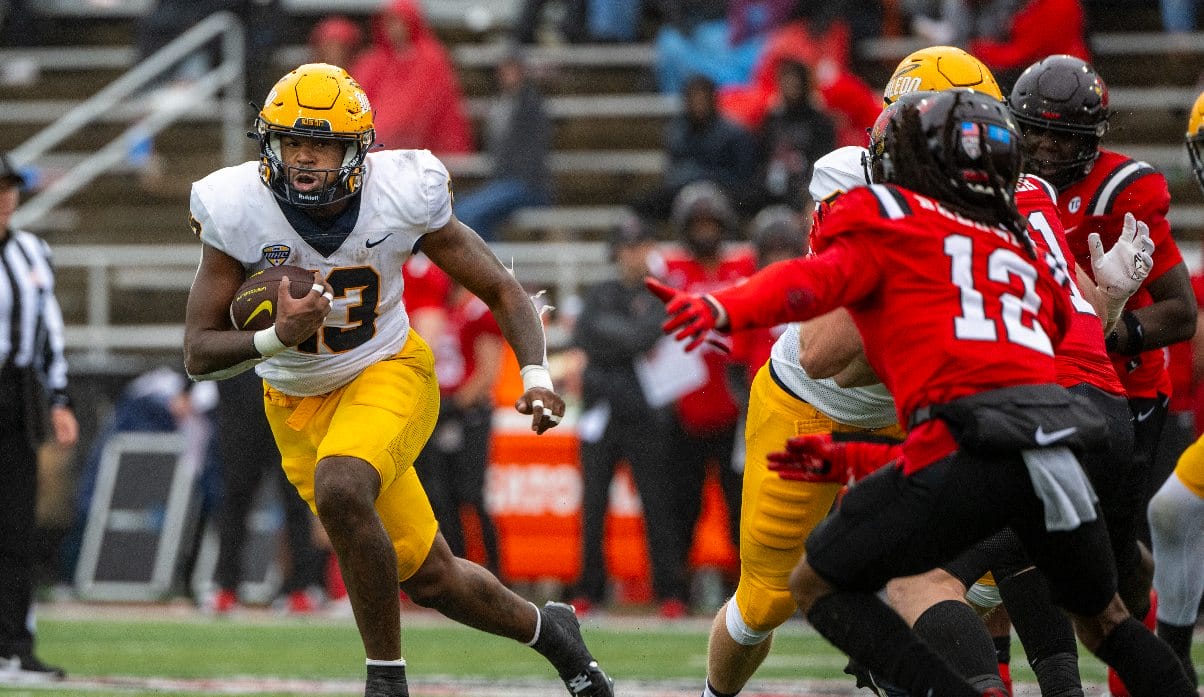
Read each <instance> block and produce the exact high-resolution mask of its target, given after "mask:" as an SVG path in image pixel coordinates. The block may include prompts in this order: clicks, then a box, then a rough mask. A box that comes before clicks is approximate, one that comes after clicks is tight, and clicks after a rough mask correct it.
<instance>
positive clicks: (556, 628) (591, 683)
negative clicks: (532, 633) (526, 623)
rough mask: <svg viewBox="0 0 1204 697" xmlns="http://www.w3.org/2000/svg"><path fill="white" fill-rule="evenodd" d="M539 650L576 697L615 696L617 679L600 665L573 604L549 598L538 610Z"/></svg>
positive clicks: (536, 644)
mask: <svg viewBox="0 0 1204 697" xmlns="http://www.w3.org/2000/svg"><path fill="white" fill-rule="evenodd" d="M539 614H540V616H541V618H542V619H541V625H542V626H541V629H540V636H539V638H538V640H537V641H536V642H535V644H534V648H535V650H536V651H539V652H540V653H541V654H543V655H544V656H546V657H547V659H548V660H549V661H551V662H552V665H554V666H556V671H557V672H558V673H560V679H561V680H564V686H565V687H566V688H568V691H569V694H570V695H573V696H574V697H614V693H615V691H614V682H615V681H614V680H611V679H610V676H608V675H607V674H606V673H605V672H603V671H602V669H601V668H600V667H598V662H597V661H595V660H594V657H593V656H592V655H591V654H590V652H589V648H587V647H586V645H585V640H584V639H582V638H581V621H580V620H578V619H577V613H576V612H575V611H574V610H573V606H572V605H567V604H565V603H558V602H554V601H549V602H548V603H547V604H545V605H544V606H543V609H541V610H540V611H539Z"/></svg>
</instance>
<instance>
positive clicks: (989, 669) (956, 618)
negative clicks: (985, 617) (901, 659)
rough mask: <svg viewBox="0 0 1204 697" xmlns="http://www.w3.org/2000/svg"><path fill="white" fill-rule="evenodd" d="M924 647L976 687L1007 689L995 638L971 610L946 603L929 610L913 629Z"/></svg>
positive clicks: (960, 603) (956, 602) (953, 603)
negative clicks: (1000, 671)
mask: <svg viewBox="0 0 1204 697" xmlns="http://www.w3.org/2000/svg"><path fill="white" fill-rule="evenodd" d="M912 628H913V629H914V630H915V632H916V634H917V635H918V636H919V637H920V638H921V639H923V640H924V643H926V644H928V645H929V646H931V647H932V650H933V651H936V652H937V653H938V654H940V655H941V656H943V657H944V658H945V659H947V660H948V661H949V662H950V663H952V664H953V668H954V669H955V670H956V671H957V672H958V673H959V674H961V676H962V677H964V678H965V679H966V682H968V683H970V684H971V685H973V686H974V687H976V688H978V689H980V690H984V689H986V688H988V687H1003V679H1002V678H1000V677H999V664H998V663H997V662H996V661H995V646H994V644H992V643H991V635H990V634H989V633H988V632H987V627H986V625H985V624H983V623H982V618H980V617H979V616H978V614H977V613H975V612H974V610H972V609H970V606H969V605H967V604H965V603H963V602H961V601H959V600H944V601H941V602H939V603H937V604H936V605H933V606H932V607H930V608H928V609H927V610H925V611H924V612H923V614H921V615H920V616H919V617H918V618H916V623H915V624H914V625H913V626H912Z"/></svg>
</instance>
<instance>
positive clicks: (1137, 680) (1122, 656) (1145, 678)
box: [1095, 617, 1196, 697]
mask: <svg viewBox="0 0 1204 697" xmlns="http://www.w3.org/2000/svg"><path fill="white" fill-rule="evenodd" d="M1095 655H1096V656H1098V657H1099V659H1100V660H1101V661H1103V662H1104V663H1107V664H1108V665H1109V666H1111V667H1112V668H1113V669H1114V670H1115V671H1116V674H1117V675H1119V676H1120V679H1121V680H1123V681H1124V683H1125V687H1127V688H1129V693H1130V694H1132V695H1133V697H1196V690H1195V688H1194V687H1192V684H1191V681H1190V680H1188V679H1187V674H1186V673H1184V671H1183V665H1182V664H1181V663H1179V659H1178V658H1176V657H1175V652H1174V651H1171V649H1170V647H1169V646H1167V645H1166V644H1164V643H1162V640H1160V639H1159V638H1158V637H1156V636H1154V635H1153V634H1152V633H1151V632H1150V630H1148V629H1146V628H1145V626H1144V625H1142V624H1141V622H1138V621H1137V620H1136V619H1134V618H1132V617H1128V618H1126V619H1125V621H1124V622H1121V623H1120V624H1118V625H1117V626H1116V629H1113V630H1112V633H1111V634H1109V635H1108V636H1106V637H1104V641H1103V643H1102V644H1100V647H1099V650H1097V651H1096V652H1095Z"/></svg>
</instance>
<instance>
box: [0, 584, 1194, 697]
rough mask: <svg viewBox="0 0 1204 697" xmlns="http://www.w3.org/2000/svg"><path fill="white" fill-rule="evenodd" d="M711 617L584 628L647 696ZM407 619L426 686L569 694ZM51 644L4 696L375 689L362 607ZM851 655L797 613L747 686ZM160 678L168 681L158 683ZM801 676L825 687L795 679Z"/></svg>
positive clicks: (178, 618)
mask: <svg viewBox="0 0 1204 697" xmlns="http://www.w3.org/2000/svg"><path fill="white" fill-rule="evenodd" d="M708 624H709V623H708V622H707V621H706V620H689V621H679V622H665V621H662V620H659V619H656V618H646V619H642V618H638V617H612V618H601V619H597V620H595V619H587V620H586V622H585V624H584V631H585V634H586V638H587V640H588V641H589V642H590V645H591V648H592V649H593V652H594V654H595V655H596V656H597V658H598V659H599V661H600V662H601V663H602V664H603V666H604V667H605V668H606V669H607V671H608V672H610V674H611V675H612V676H613V677H616V678H617V680H618V681H619V686H620V690H619V694H627V693H628V692H625V691H624V690H623V689H622V688H623V687H624V686H631V687H632V690H630V692H632V693H635V694H639V695H644V696H651V695H697V694H698V693H699V692H700V690H701V680H702V676H703V675H704V674H705V660H706V659H705V652H706V634H707V631H708ZM403 627H404V629H403V646H404V655H405V657H406V659H407V661H408V662H409V664H410V675H411V685H412V691H413V693H414V695H415V697H445V696H449V695H454V696H461V697H494V696H495V695H520V694H531V695H540V696H542V695H545V694H546V695H555V694H560V693H561V692H562V689H561V688H559V687H558V685H557V683H556V682H554V677H555V676H554V674H553V673H552V671H551V668H550V667H549V666H548V665H547V664H546V663H545V662H544V661H543V659H542V658H541V657H539V656H538V655H537V654H535V653H534V652H532V651H530V650H529V649H526V648H525V647H523V646H521V645H518V644H516V643H514V642H511V641H508V640H505V639H501V638H497V637H493V636H489V635H485V634H482V633H479V632H475V631H473V630H469V629H467V628H464V627H460V626H459V625H455V624H453V623H451V622H450V621H447V620H444V619H442V618H440V617H437V616H433V615H431V614H429V613H426V612H407V614H406V615H405V616H404V617H403ZM39 647H40V653H41V655H42V657H43V658H44V659H45V660H46V661H48V662H51V663H55V664H59V665H63V666H64V667H66V668H67V669H68V670H69V672H70V677H71V679H70V680H69V681H68V682H67V683H60V684H56V685H53V686H43V687H33V686H30V687H11V686H9V687H6V686H4V685H0V695H4V697H17V696H18V695H20V696H24V695H29V696H30V697H46V695H48V694H54V695H75V694H79V695H86V696H88V697H117V696H119V695H120V696H122V697H130V696H142V695H189V696H194V695H201V694H255V695H261V696H270V697H284V696H285V695H300V694H325V695H335V694H339V695H351V694H357V693H358V694H362V689H363V688H362V686H361V685H362V683H360V682H359V681H360V680H361V679H362V678H361V675H362V670H363V668H362V663H363V653H362V650H361V648H360V644H359V639H358V636H357V634H356V631H355V627H354V625H353V623H352V621H351V620H350V619H332V618H325V617H321V618H312V619H304V618H282V617H276V616H274V615H271V614H268V613H265V612H258V613H249V614H246V615H243V616H238V617H232V618H221V619H215V618H208V617H204V616H201V615H198V614H196V613H193V612H191V611H190V610H186V609H184V610H182V609H180V608H178V607H171V606H165V607H163V608H159V609H158V610H156V608H147V607H137V608H121V607H113V606H101V607H96V608H89V607H88V606H75V607H73V608H71V609H70V610H66V611H64V610H61V609H56V608H55V607H54V606H49V607H46V608H44V609H43V610H42V612H41V619H40V621H39ZM1013 650H1014V654H1015V655H1014V658H1013V667H1014V671H1015V672H1014V674H1015V676H1016V678H1017V680H1018V681H1031V680H1032V675H1031V673H1030V672H1029V671H1028V667H1027V665H1026V664H1025V662H1024V658H1023V654H1022V653H1021V650H1020V646H1019V643H1018V642H1015V643H1014V645H1013ZM1198 654H1204V651H1198ZM1197 658H1198V660H1199V659H1200V658H1204V656H1199V655H1198V657H1197ZM844 664H845V660H844V658H843V657H842V656H841V655H840V654H838V653H837V652H836V651H835V650H834V649H833V648H831V647H830V646H829V645H828V644H827V643H826V642H825V641H824V640H823V639H822V638H820V637H819V636H818V635H816V634H815V633H814V632H813V631H811V630H810V629H809V628H808V627H806V626H805V624H804V623H802V622H798V621H793V622H791V623H789V624H788V625H787V626H786V627H784V628H783V630H782V631H780V632H779V633H778V637H777V641H776V643H775V646H774V650H773V653H772V654H771V656H770V658H769V660H768V661H767V662H766V664H765V665H764V666H762V669H761V670H760V672H759V673H758V674H757V677H756V678H755V679H754V682H753V683H752V684H751V685H750V686H749V689H748V690H746V691H745V693H744V695H746V696H747V697H756V696H757V695H775V696H776V695H855V694H863V695H869V694H870V693H869V692H868V691H863V692H860V693H858V692H855V691H854V690H853V688H852V684H851V683H848V684H847V686H846V684H845V683H844V678H843V676H842V675H841V669H842V668H843V667H844ZM1083 677H1084V681H1085V682H1089V683H1092V684H1093V685H1094V684H1102V681H1103V670H1102V666H1101V665H1100V664H1099V663H1098V662H1097V661H1096V660H1095V659H1094V658H1091V657H1087V658H1085V659H1084V660H1083ZM250 678H259V680H250ZM270 678H276V679H279V681H286V682H285V683H283V684H280V683H279V681H275V682H274V681H272V680H269V679H270ZM156 679H163V680H162V681H160V682H161V684H159V683H156ZM240 679H246V680H240ZM244 683H245V684H244ZM792 684H807V685H816V686H818V687H814V688H812V687H808V688H802V687H796V688H790V687H789V686H790V685H792ZM495 685H500V686H502V687H493V686H495ZM528 688H529V689H528ZM637 688H638V689H637ZM1101 691H1102V687H1100V688H1098V689H1096V690H1095V691H1094V692H1088V694H1089V695H1093V696H1094V695H1098V694H1100V692H1101ZM1029 694H1035V692H1030V693H1029Z"/></svg>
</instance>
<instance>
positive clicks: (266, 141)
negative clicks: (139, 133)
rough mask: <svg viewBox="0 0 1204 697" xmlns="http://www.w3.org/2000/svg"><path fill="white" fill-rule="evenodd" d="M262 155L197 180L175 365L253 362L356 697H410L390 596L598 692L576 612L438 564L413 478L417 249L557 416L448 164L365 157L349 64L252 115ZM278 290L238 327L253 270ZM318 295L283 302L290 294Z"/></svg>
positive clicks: (365, 107) (442, 561)
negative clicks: (194, 255) (329, 561)
mask: <svg viewBox="0 0 1204 697" xmlns="http://www.w3.org/2000/svg"><path fill="white" fill-rule="evenodd" d="M255 128H256V132H255V135H256V136H257V137H258V139H259V142H260V154H261V156H260V159H259V161H258V162H254V161H253V162H246V163H243V164H241V165H237V166H234V167H227V168H225V169H221V170H218V171H216V172H214V173H212V174H210V175H209V176H207V177H205V178H204V179H201V180H200V181H198V182H196V183H195V184H194V185H193V188H192V199H191V204H190V205H191V214H192V221H191V222H192V226H193V231H194V232H195V233H196V234H197V235H198V236H199V237H200V239H201V242H202V250H203V251H202V256H201V263H200V268H199V269H198V270H197V275H196V279H195V280H194V282H193V286H192V290H191V292H190V293H189V297H188V309H187V318H186V329H185V337H184V350H185V368H186V369H187V371H188V374H189V375H190V376H192V377H193V378H194V379H198V380H204V379H221V378H223V377H228V376H229V375H232V374H236V373H238V372H241V371H243V370H247V369H249V368H251V367H252V366H254V367H255V369H256V371H257V372H258V373H259V375H260V376H261V377H262V378H263V380H264V405H265V410H266V412H267V416H268V420H269V422H270V423H271V426H272V431H273V434H274V436H275V439H276V444H277V446H278V447H279V449H280V453H281V457H282V464H283V467H284V470H285V473H286V474H287V475H288V478H289V480H290V481H291V482H292V483H293V485H294V486H295V487H296V488H297V491H298V492H299V493H300V495H301V497H302V498H303V499H305V500H306V501H307V502H308V503H309V505H310V507H311V508H312V509H313V510H314V512H315V513H316V514H317V515H318V518H319V519H320V520H321V522H322V525H323V527H325V529H326V532H327V533H328V535H329V537H330V540H331V543H332V544H333V546H334V549H335V552H336V554H337V556H338V560H339V565H340V568H341V569H342V571H343V576H344V580H345V581H346V583H347V588H348V593H349V596H350V599H351V606H352V609H353V611H354V613H355V618H356V624H357V626H358V628H359V632H360V637H361V639H362V641H363V645H364V651H365V654H366V657H367V676H368V677H367V681H366V684H365V692H364V694H365V697H406V696H407V695H408V689H407V687H406V680H405V661H404V660H403V659H402V656H401V643H400V607H399V598H398V584H400V587H401V589H402V590H404V591H405V592H406V594H407V595H408V596H409V597H410V598H411V599H412V600H414V601H415V602H416V603H418V604H420V605H423V606H426V607H431V608H434V609H436V610H439V611H440V612H442V613H443V614H444V615H447V616H448V617H450V618H452V619H455V620H457V621H459V622H462V623H464V624H467V625H469V626H472V627H475V628H477V629H481V630H483V631H487V632H490V633H493V634H497V635H500V636H505V637H509V638H511V639H514V640H516V641H519V642H523V643H525V644H527V645H528V646H531V647H533V648H534V649H535V650H536V651H538V652H539V653H541V654H542V655H544V656H545V657H546V658H547V659H548V660H549V661H550V662H551V663H552V665H553V666H554V667H555V668H556V670H557V672H558V673H559V675H560V677H561V679H562V680H564V682H565V685H566V687H567V688H568V690H569V693H570V694H573V695H577V696H579V697H583V696H592V695H601V696H603V697H611V695H612V694H613V689H612V682H611V680H610V679H609V678H608V677H607V676H606V674H605V673H603V672H602V670H601V669H600V668H599V667H598V664H597V662H596V661H594V660H593V657H592V656H591V655H590V653H589V650H588V649H587V648H586V646H585V644H584V642H583V641H582V639H581V634H580V628H579V626H578V621H577V618H576V616H575V614H574V613H573V609H572V607H571V606H568V605H565V604H562V603H548V604H547V605H545V606H544V607H543V608H538V607H536V606H535V605H533V604H532V603H529V602H527V601H526V600H524V599H522V598H521V597H519V596H518V595H516V594H515V593H513V592H511V591H510V590H509V589H507V588H506V587H505V586H504V585H502V583H501V582H500V581H498V579H497V578H496V577H494V576H493V575H492V574H490V573H489V572H488V571H486V570H485V569H483V568H481V567H479V566H477V565H476V564H473V563H471V562H469V561H466V560H464V559H459V558H456V557H454V556H453V555H452V554H451V551H450V550H449V549H448V546H447V543H446V542H445V541H444V539H443V537H442V535H441V534H440V533H439V532H438V529H437V525H436V522H435V517H434V514H433V513H432V512H431V506H430V503H429V502H428V501H427V498H426V494H425V492H424V491H423V489H422V485H421V484H420V483H419V481H418V477H417V475H416V474H415V472H414V468H413V463H414V458H415V457H416V456H417V455H418V453H419V451H420V450H421V449H422V447H423V445H424V444H425V443H426V440H427V438H428V437H429V436H430V434H431V431H432V429H433V427H434V423H435V419H436V415H437V414H438V412H439V389H438V385H437V384H436V381H435V373H434V365H433V358H432V356H431V351H430V349H429V348H428V347H427V345H426V343H425V342H424V341H423V340H422V338H421V337H420V336H418V334H417V333H416V332H414V331H413V330H412V329H411V327H410V323H409V317H408V316H407V314H406V309H405V305H404V304H403V302H402V274H401V265H402V263H403V262H404V261H405V260H406V259H407V258H408V257H409V256H410V255H411V254H413V253H414V252H416V251H418V250H419V249H421V251H422V252H424V253H425V254H426V255H427V256H428V257H429V258H430V259H431V260H432V261H434V262H435V263H436V264H437V265H439V266H440V267H441V268H443V269H444V270H445V271H447V272H448V274H449V275H451V276H452V278H454V279H455V280H456V281H458V282H459V283H461V284H462V285H463V286H464V287H466V288H468V289H469V290H470V291H472V292H473V293H474V294H475V295H477V296H478V297H480V298H481V299H482V300H484V301H485V302H486V303H487V304H488V305H489V306H490V309H491V310H492V312H493V313H494V315H495V316H496V317H497V320H498V324H499V325H500V326H501V328H502V332H503V333H504V335H505V337H506V339H507V341H508V342H509V343H510V345H511V346H512V347H513V349H514V352H515V355H516V356H517V357H518V360H519V363H520V364H521V365H522V366H523V368H522V375H523V386H524V388H525V392H524V393H523V395H522V396H521V397H520V398H519V399H518V401H517V402H516V404H515V408H516V409H517V410H518V411H519V412H521V413H523V414H530V415H531V417H532V423H531V427H532V430H534V431H535V432H536V433H543V432H544V431H546V430H547V429H549V428H552V427H553V426H555V425H556V424H557V423H558V422H559V421H560V418H561V417H562V415H563V414H564V402H563V401H562V400H561V398H560V397H559V396H558V395H557V394H556V392H555V391H554V389H553V386H552V381H551V379H550V377H549V375H548V371H547V369H546V367H545V347H544V335H543V328H542V325H541V323H540V320H539V316H538V313H537V311H536V309H535V307H534V305H533V304H532V302H531V299H530V297H528V296H527V294H526V292H525V291H524V290H523V288H522V286H520V285H519V283H518V282H517V281H516V280H515V279H514V277H513V276H512V275H511V274H510V272H509V271H508V270H507V269H506V268H505V267H504V266H503V265H502V264H501V262H499V261H498V259H497V257H496V256H494V254H493V253H492V252H491V251H490V250H489V248H488V247H487V246H486V245H485V243H484V242H483V241H482V240H481V239H480V237H478V236H477V235H476V233H474V232H473V231H472V230H471V229H469V228H468V227H466V226H465V225H463V224H462V223H460V222H459V221H458V220H456V218H455V216H454V215H453V213H452V196H451V183H450V180H449V178H448V174H447V170H446V169H445V168H444V166H443V164H442V163H441V162H439V160H438V159H436V158H435V157H434V156H432V155H431V154H430V153H429V152H428V151H425V150H382V151H379V152H372V153H369V150H370V149H371V148H372V145H373V141H374V131H373V114H372V109H371V106H370V105H369V103H368V99H367V97H366V95H365V94H364V91H363V90H362V89H361V88H360V87H359V85H358V84H356V82H355V81H354V80H353V79H352V78H351V76H350V75H348V74H347V73H346V71H344V70H343V69H342V68H339V67H336V66H331V65H326V64H308V65H303V66H301V67H299V68H297V69H296V70H293V71H292V72H290V73H288V74H287V75H285V76H284V77H283V78H281V79H280V81H279V82H277V83H276V85H275V87H273V88H272V90H271V92H270V93H269V94H268V97H267V99H266V100H265V102H264V105H263V108H262V110H261V111H260V112H259V115H258V118H257V119H256V122H255ZM286 263H287V264H290V265H296V266H300V267H302V268H304V269H308V270H312V271H313V275H312V277H308V276H307V277H306V278H297V279H292V278H290V279H288V280H287V281H286V282H282V283H281V284H280V290H279V294H278V297H277V299H276V313H275V324H274V326H272V327H269V328H267V329H264V330H261V331H257V332H252V331H237V330H235V329H234V328H233V327H232V326H231V322H230V318H229V314H228V312H229V310H228V308H229V305H230V301H231V299H232V298H233V296H234V292H235V290H236V289H237V288H238V287H239V286H240V285H241V284H242V283H243V281H244V279H245V278H246V276H247V275H248V274H250V273H251V272H253V271H257V270H260V269H264V268H267V267H269V266H277V265H281V264H286ZM292 283H301V284H303V285H304V286H306V287H312V290H311V292H309V293H307V294H306V295H305V297H302V298H300V299H295V298H293V297H291V295H290V294H289V291H288V288H287V286H288V285H289V284H292Z"/></svg>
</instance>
